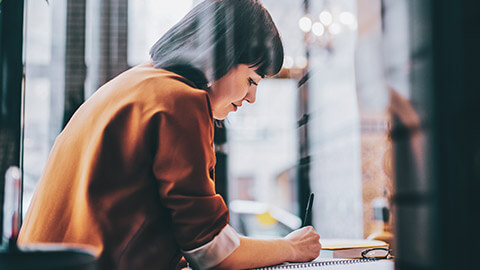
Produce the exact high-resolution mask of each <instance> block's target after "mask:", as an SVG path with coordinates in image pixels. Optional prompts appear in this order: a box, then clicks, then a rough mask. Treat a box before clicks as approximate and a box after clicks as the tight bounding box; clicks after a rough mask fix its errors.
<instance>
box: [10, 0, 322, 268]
mask: <svg viewBox="0 0 480 270" xmlns="http://www.w3.org/2000/svg"><path fill="white" fill-rule="evenodd" d="M150 54H151V62H148V63H145V64H142V65H139V66H136V67H133V68H131V69H130V70H128V71H126V72H124V73H123V74H120V75H119V76H117V77H116V78H115V79H113V80H112V81H110V82H108V83H107V84H105V85H104V86H102V87H101V88H100V89H99V90H98V91H97V92H96V93H95V94H94V95H92V96H91V97H90V98H89V99H88V100H87V101H86V102H85V103H84V104H83V105H82V106H81V107H80V108H79V109H78V110H77V112H76V113H75V114H74V115H73V117H72V119H71V120H70V121H69V123H68V124H67V126H66V127H65V129H64V130H63V131H62V133H61V134H60V135H59V136H58V137H57V139H56V141H55V145H54V146H53V148H52V151H51V153H50V156H49V160H48V163H47V165H46V168H45V170H44V172H43V174H42V177H41V179H40V182H39V184H38V187H37V190H36V192H35V195H34V198H33V200H32V203H31V206H30V209H29V211H28V213H27V217H26V219H25V223H24V224H23V226H22V229H21V232H20V237H19V242H20V243H21V244H29V243H70V244H82V245H89V246H92V247H94V248H95V249H96V251H97V252H98V255H99V262H100V265H101V269H175V268H176V267H178V265H179V261H180V260H181V258H182V256H184V257H185V258H186V260H187V261H188V262H189V263H190V265H191V266H193V267H194V268H196V269H208V268H224V269H240V268H252V267H259V266H264V265H271V264H277V263H281V262H283V261H308V260H312V259H313V258H315V257H317V256H318V253H319V251H320V243H319V236H318V234H317V233H316V232H315V231H314V230H313V229H312V228H311V227H306V228H303V229H300V230H298V231H295V232H293V233H291V234H290V235H288V236H287V237H285V238H283V239H276V240H255V239H250V238H246V237H243V236H239V235H238V234H237V233H236V232H235V230H234V229H233V228H232V227H230V226H229V225H228V209H227V207H226V205H225V203H224V201H223V199H222V198H221V196H220V195H218V194H216V193H215V186H214V181H213V179H214V171H213V169H214V165H215V156H214V150H213V127H214V119H217V120H223V119H224V118H225V117H226V116H227V115H228V113H230V112H232V111H236V110H237V108H238V107H240V106H242V103H243V102H244V101H246V102H250V103H253V102H254V101H255V94H256V89H257V84H258V83H259V81H260V80H261V79H262V78H263V77H265V76H270V75H274V74H275V73H277V72H278V71H279V70H280V67H281V64H282V60H283V48H282V44H281V41H280V38H279V35H278V31H277V29H276V27H275V25H274V24H273V22H272V20H271V17H270V15H269V14H268V12H267V11H266V10H265V9H264V8H263V7H262V6H261V4H260V3H258V1H256V0H206V1H204V2H202V3H200V4H199V5H197V6H196V7H195V8H194V9H193V10H192V11H191V12H190V13H189V14H187V15H186V16H185V17H184V18H183V19H182V20H181V21H180V22H179V23H178V24H177V25H175V26H174V27H173V28H172V29H171V30H170V31H168V32H167V33H166V34H165V35H164V36H163V37H162V38H160V40H159V41H157V43H156V44H155V45H154V46H153V47H152V49H151V52H150Z"/></svg>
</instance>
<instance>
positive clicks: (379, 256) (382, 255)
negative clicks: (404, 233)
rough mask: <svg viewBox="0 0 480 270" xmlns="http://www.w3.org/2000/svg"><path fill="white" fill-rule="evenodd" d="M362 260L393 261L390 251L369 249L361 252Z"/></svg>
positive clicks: (386, 249) (387, 249)
mask: <svg viewBox="0 0 480 270" xmlns="http://www.w3.org/2000/svg"><path fill="white" fill-rule="evenodd" d="M362 258H365V259H370V260H383V259H393V256H392V250H391V249H389V248H370V249H366V250H364V251H362Z"/></svg>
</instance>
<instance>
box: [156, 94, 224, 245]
mask: <svg viewBox="0 0 480 270" xmlns="http://www.w3.org/2000/svg"><path fill="white" fill-rule="evenodd" d="M169 104H170V105H169V107H168V108H166V109H165V110H164V111H163V112H161V113H160V116H159V117H158V123H159V133H158V146H157V147H156V153H155V158H154V164H153V171H154V174H155V177H156V179H157V181H158V187H159V193H160V197H161V202H162V204H163V206H164V207H166V208H167V209H168V210H169V211H170V214H171V218H172V226H173V231H174V234H175V237H176V239H177V242H178V244H179V245H180V248H181V249H182V250H194V249H196V248H199V247H201V246H204V245H206V244H208V243H209V242H211V241H212V240H213V239H214V238H215V236H217V235H218V234H219V233H220V232H221V231H222V230H223V229H224V228H225V227H226V225H227V224H228V218H229V217H228V209H227V206H226V205H225V202H224V200H223V198H222V197H221V196H220V195H218V194H216V192H215V183H214V180H213V177H214V176H213V172H214V165H215V154H214V150H213V118H212V114H211V108H210V103H209V99H208V96H207V94H206V93H205V92H203V91H195V93H193V94H191V93H189V94H175V95H174V97H172V100H171V102H169Z"/></svg>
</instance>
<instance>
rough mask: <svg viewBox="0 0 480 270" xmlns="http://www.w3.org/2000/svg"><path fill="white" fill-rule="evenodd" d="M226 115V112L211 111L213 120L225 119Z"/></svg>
mask: <svg viewBox="0 0 480 270" xmlns="http://www.w3.org/2000/svg"><path fill="white" fill-rule="evenodd" d="M227 116H228V112H227V113H223V112H222V113H213V118H214V119H215V120H225V118H227Z"/></svg>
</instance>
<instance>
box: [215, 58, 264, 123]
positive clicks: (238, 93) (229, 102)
mask: <svg viewBox="0 0 480 270" xmlns="http://www.w3.org/2000/svg"><path fill="white" fill-rule="evenodd" d="M261 79H262V77H260V75H258V74H257V73H256V72H255V68H251V67H249V66H248V65H245V64H240V65H238V66H236V67H234V68H232V69H231V70H230V71H229V72H228V73H227V74H225V76H223V77H221V78H220V79H218V80H216V81H215V82H213V83H212V85H211V87H210V91H209V93H208V94H209V96H210V101H211V102H212V111H213V117H214V118H215V119H218V120H223V119H225V117H227V115H228V113H229V112H232V111H237V108H238V107H240V106H242V103H243V101H247V102H249V103H253V102H255V97H256V94H257V85H258V83H259V82H260V80H261Z"/></svg>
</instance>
